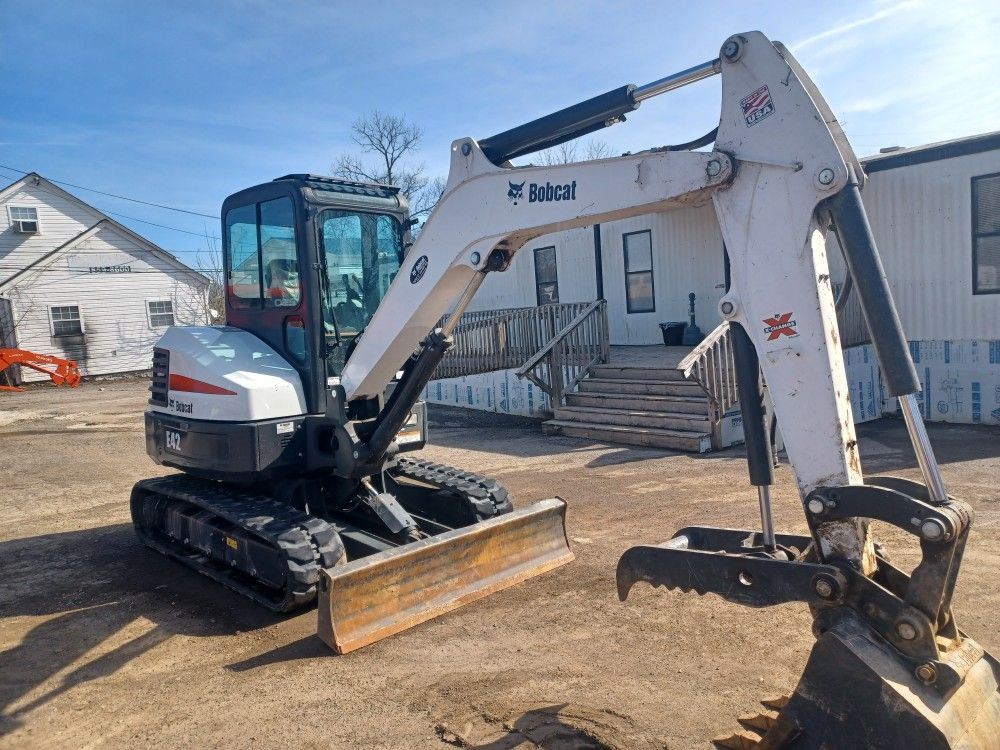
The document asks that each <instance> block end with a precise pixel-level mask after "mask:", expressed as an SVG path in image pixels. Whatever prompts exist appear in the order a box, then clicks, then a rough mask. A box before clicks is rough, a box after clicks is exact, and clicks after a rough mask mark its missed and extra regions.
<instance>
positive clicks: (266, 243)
mask: <svg viewBox="0 0 1000 750" xmlns="http://www.w3.org/2000/svg"><path fill="white" fill-rule="evenodd" d="M226 246H227V252H228V255H229V279H228V280H227V287H228V291H229V300H230V304H232V305H233V306H235V307H255V306H257V307H295V306H297V305H298V304H299V301H300V300H301V298H302V286H301V281H300V278H299V267H298V258H297V255H296V246H295V216H294V210H293V207H292V201H291V199H290V198H278V199H276V200H272V201H264V202H262V203H254V204H251V205H249V206H240V207H238V208H234V209H231V210H230V211H229V212H228V213H227V214H226Z"/></svg>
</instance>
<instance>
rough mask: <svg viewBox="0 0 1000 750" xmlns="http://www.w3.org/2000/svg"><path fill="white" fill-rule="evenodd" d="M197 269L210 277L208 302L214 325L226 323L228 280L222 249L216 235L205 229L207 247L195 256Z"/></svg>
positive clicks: (211, 320) (211, 321) (209, 313)
mask: <svg viewBox="0 0 1000 750" xmlns="http://www.w3.org/2000/svg"><path fill="white" fill-rule="evenodd" d="M194 264H195V267H196V270H197V271H199V272H201V273H202V274H203V275H205V276H207V277H208V292H207V304H208V311H207V312H208V315H209V317H210V321H209V322H210V323H211V324H212V325H225V323H226V281H225V279H224V278H223V270H222V250H221V249H220V248H219V244H218V242H217V241H216V239H215V237H213V236H212V235H210V234H209V233H208V230H207V229H206V230H205V248H204V249H203V250H199V251H198V252H197V253H196V254H195V256H194Z"/></svg>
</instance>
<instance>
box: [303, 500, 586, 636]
mask: <svg viewBox="0 0 1000 750" xmlns="http://www.w3.org/2000/svg"><path fill="white" fill-rule="evenodd" d="M572 559H573V553H572V552H571V551H570V549H569V542H568V541H567V539H566V503H565V502H564V501H563V500H561V499H559V498H552V499H550V500H542V501H540V502H538V503H535V504H534V505H532V506H530V507H528V508H523V509H519V510H514V511H513V512H511V513H508V514H505V515H503V516H500V517H497V518H493V519H490V520H488V521H483V522H482V523H477V524H474V525H472V526H466V527H464V528H460V529H454V530H452V531H447V532H445V533H443V534H439V535H437V536H433V537H429V538H427V539H421V540H419V541H416V542H411V543H410V544H406V545H403V546H402V547H397V548H395V549H392V550H387V551H385V552H380V553H377V554H375V555H371V556H369V557H363V558H361V559H358V560H354V561H352V562H349V563H347V564H346V565H339V566H336V567H333V568H324V569H323V570H322V571H321V579H320V593H319V632H318V634H319V637H320V638H321V639H322V640H323V641H324V642H325V643H326V644H327V645H329V646H330V647H331V648H332V649H333V650H334V651H336V652H337V653H338V654H345V653H347V652H348V651H353V650H355V649H358V648H361V647H362V646H367V645H368V644H370V643H374V642H375V641H377V640H380V639H382V638H385V637H386V636H390V635H393V634H394V633H398V632H400V631H401V630H406V629H407V628H410V627H413V626H414V625H419V624H420V623H422V622H425V621H427V620H430V619H431V618H434V617H437V616H438V615H442V614H444V613H445V612H450V611H451V610H453V609H457V608H458V607H461V606H462V605H463V604H468V603H469V602H473V601H475V600H477V599H481V598H483V597H484V596H488V595H489V594H492V593H494V592H496V591H500V590H501V589H504V588H507V587H508V586H513V585H514V584H516V583H520V582H521V581H524V580H527V579H528V578H532V577H533V576H537V575H539V574H541V573H545V572H546V571H549V570H552V569H553V568H557V567H559V566H560V565H565V564H566V563H568V562H570V561H571V560H572Z"/></svg>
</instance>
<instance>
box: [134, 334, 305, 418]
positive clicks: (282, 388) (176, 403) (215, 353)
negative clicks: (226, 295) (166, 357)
mask: <svg viewBox="0 0 1000 750" xmlns="http://www.w3.org/2000/svg"><path fill="white" fill-rule="evenodd" d="M156 348H158V349H165V350H167V351H169V352H170V367H169V374H168V375H167V377H168V381H167V384H168V391H167V405H166V406H162V405H158V404H155V403H152V402H151V403H150V406H149V410H150V411H153V412H159V413H163V414H169V415H172V416H186V417H190V418H191V419H203V420H212V421H216V422H258V421H261V420H265V419H280V418H282V417H296V416H300V415H302V414H305V413H306V400H305V394H304V393H303V391H302V381H301V378H300V377H299V374H298V373H297V372H296V371H295V368H293V367H292V366H291V365H289V364H288V363H287V362H286V361H285V360H284V359H283V358H282V357H281V355H280V354H278V353H277V352H275V351H274V350H273V349H272V348H271V347H269V346H268V345H267V344H265V343H264V342H263V341H261V340H260V339H259V338H257V337H256V336H254V335H253V334H252V333H247V332H246V331H243V330H240V329H239V328H230V327H226V326H189V327H174V328H169V329H168V330H167V332H166V333H165V334H163V337H162V338H161V339H160V340H159V342H157V344H156ZM154 370H155V368H154ZM153 378H154V383H155V382H156V378H157V374H156V372H155V371H154V373H153Z"/></svg>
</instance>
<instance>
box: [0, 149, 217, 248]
mask: <svg viewBox="0 0 1000 750" xmlns="http://www.w3.org/2000/svg"><path fill="white" fill-rule="evenodd" d="M0 168H3V169H8V170H10V171H12V172H20V170H19V169H11V168H10V167H3V165H0ZM46 179H48V178H46ZM52 182H56V180H52ZM66 184H68V183H66ZM151 205H155V204H151ZM94 208H96V209H97V210H98V211H100V212H101V213H105V214H108V215H109V216H118V217H120V218H122V219H128V220H129V221H138V222H139V223H140V224H149V225H150V226H153V227H159V228H160V229H169V230H170V231H171V232H181V233H182V234H190V235H192V236H194V237H203V238H206V239H211V240H215V241H216V242H221V241H222V239H221V238H220V237H217V236H216V235H214V234H208V233H206V232H192V231H191V230H190V229H181V228H180V227H171V226H168V225H167V224H157V223H156V222H155V221H149V220H148V219H140V218H138V217H136V216H129V215H128V214H123V213H119V212H118V211H109V210H107V209H105V208H101V207H100V206H94ZM178 210H180V209H178ZM199 216H205V214H199ZM209 218H217V217H209Z"/></svg>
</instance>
